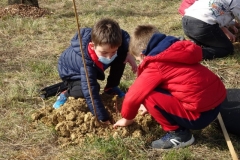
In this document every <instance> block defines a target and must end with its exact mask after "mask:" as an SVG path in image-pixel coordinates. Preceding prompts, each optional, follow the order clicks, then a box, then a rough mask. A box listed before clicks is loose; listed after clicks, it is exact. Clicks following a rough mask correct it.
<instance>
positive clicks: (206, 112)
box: [113, 25, 226, 149]
mask: <svg viewBox="0 0 240 160" xmlns="http://www.w3.org/2000/svg"><path fill="white" fill-rule="evenodd" d="M129 51H130V53H131V54H132V55H134V56H135V58H136V59H137V60H139V61H140V64H139V66H138V77H137V78H136V80H135V82H134V83H133V84H132V86H131V87H130V88H129V90H128V92H127V93H126V95H125V98H124V101H123V104H122V110H121V115H122V119H120V120H118V121H117V122H116V123H115V124H114V125H113V127H114V128H116V127H118V126H127V125H130V124H131V123H132V122H133V120H134V118H135V116H136V115H137V113H138V111H139V108H140V106H141V104H143V106H144V107H143V106H141V108H140V110H145V111H146V112H148V113H149V114H150V115H151V116H152V117H153V118H154V119H155V120H156V121H157V122H158V123H159V124H160V125H161V127H162V129H163V130H164V131H166V132H167V133H166V135H164V136H163V137H162V138H160V139H158V140H156V141H153V142H152V144H151V146H152V147H153V148H157V149H170V148H179V147H185V146H188V145H191V144H192V143H193V142H194V137H193V135H192V134H191V132H190V130H200V129H203V128H205V127H206V126H208V125H209V124H210V123H211V122H212V121H214V120H215V119H216V118H217V115H218V113H219V111H220V107H221V103H222V102H223V101H224V99H225V98H226V89H225V87H224V84H223V83H222V82H221V80H220V78H219V77H218V76H217V75H215V74H214V73H213V72H212V71H210V70H209V69H208V68H206V67H205V66H203V65H201V64H200V61H201V60H202V49H201V47H200V46H198V45H196V44H194V43H192V42H191V41H187V40H184V41H180V40H179V39H177V38H175V37H173V36H167V35H165V34H163V33H160V32H159V31H158V29H157V28H156V27H154V26H151V25H140V26H138V27H137V28H136V29H135V31H134V33H133V35H132V37H131V40H130V48H129Z"/></svg>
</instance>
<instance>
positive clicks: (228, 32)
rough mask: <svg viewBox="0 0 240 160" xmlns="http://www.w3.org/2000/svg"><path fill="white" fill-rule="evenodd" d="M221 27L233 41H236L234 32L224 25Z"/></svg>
mask: <svg viewBox="0 0 240 160" xmlns="http://www.w3.org/2000/svg"><path fill="white" fill-rule="evenodd" d="M221 29H222V31H223V32H224V33H225V35H226V36H227V37H228V39H229V40H230V41H231V42H235V40H236V37H235V35H234V34H232V33H231V32H230V31H229V30H228V29H227V28H226V27H222V28H221Z"/></svg>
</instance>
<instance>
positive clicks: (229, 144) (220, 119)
mask: <svg viewBox="0 0 240 160" xmlns="http://www.w3.org/2000/svg"><path fill="white" fill-rule="evenodd" d="M218 121H219V123H220V126H221V128H222V131H223V135H224V138H225V140H226V142H227V145H228V149H229V151H230V153H231V156H232V159H233V160H238V156H237V153H236V152H235V150H234V147H233V145H232V142H231V140H230V138H229V135H228V132H227V130H226V127H225V125H224V122H223V119H222V116H221V114H220V113H219V114H218Z"/></svg>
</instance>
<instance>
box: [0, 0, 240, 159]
mask: <svg viewBox="0 0 240 160" xmlns="http://www.w3.org/2000/svg"><path fill="white" fill-rule="evenodd" d="M76 4H77V10H78V14H79V22H80V26H81V27H91V26H92V25H93V24H94V23H95V22H96V21H97V20H99V19H100V18H102V17H111V18H114V19H116V20H117V21H118V22H119V24H120V26H121V27H122V29H124V30H127V31H128V32H131V31H132V30H133V28H134V27H135V26H136V25H138V24H153V25H156V26H157V27H158V28H159V29H160V31H162V32H163V33H166V34H170V35H173V36H179V35H183V31H182V28H181V16H180V15H179V14H178V12H177V8H178V6H179V4H180V0H168V1H159V0H148V1H138V0H132V1H127V0H118V1H114V0H101V1H100V0H97V1H95V0H79V1H77V2H76ZM39 5H40V7H41V8H46V9H48V10H49V11H51V12H52V14H51V15H49V16H47V17H42V18H37V19H32V18H27V17H25V18H21V17H18V16H15V17H11V16H8V17H5V18H2V19H0V159H4V160H5V159H34V160H35V159H39V160H40V159H56V160H57V159H69V160H70V159H71V160H72V159H218V160H219V159H231V155H230V153H229V151H228V148H227V145H226V142H225V140H224V137H223V134H222V133H221V131H220V130H216V129H215V128H214V127H213V126H212V125H210V126H209V127H207V128H206V129H204V130H202V131H195V132H194V134H195V138H196V142H195V143H194V145H193V146H190V147H187V148H184V149H178V150H171V151H156V150H151V149H149V147H148V145H149V143H150V142H149V143H148V141H147V139H148V137H145V138H144V139H135V140H134V141H133V140H132V139H131V137H129V138H126V139H117V140H116V139H111V138H109V139H108V140H105V139H99V138H97V137H96V138H92V139H86V141H85V143H84V144H83V145H81V146H68V147H65V148H61V147H59V146H58V144H57V143H56V136H57V134H56V132H55V131H54V129H53V128H51V127H50V128H49V127H47V126H45V125H44V124H41V123H37V124H36V123H32V121H31V114H32V113H34V112H35V111H36V110H37V109H39V108H40V107H42V106H44V105H52V103H53V102H54V100H55V97H53V98H50V99H48V100H45V101H43V100H41V99H40V98H39V97H38V94H37V93H38V90H39V89H40V88H42V87H44V86H47V85H51V84H54V83H57V82H59V81H60V79H59V77H58V73H57V68H56V66H57V60H58V57H59V55H60V54H61V52H62V51H63V50H64V49H65V48H66V47H67V46H68V45H69V42H70V39H71V38H72V36H73V35H74V33H75V32H76V28H77V25H76V21H75V17H74V10H73V4H72V1H70V0H59V1H56V0H39ZM0 6H1V7H4V6H7V2H2V1H1V2H0ZM235 45H236V51H235V54H234V55H233V56H230V57H227V58H223V59H218V60H214V61H203V62H202V63H203V64H204V65H206V66H207V67H209V68H210V69H211V70H213V71H214V72H215V73H216V74H218V75H219V76H220V77H221V78H222V80H223V82H224V84H225V85H226V87H227V88H239V77H240V74H239V72H240V69H239V61H240V59H239V58H240V57H239V53H240V50H239V46H238V45H239V44H235ZM130 72H131V71H130V69H129V66H127V69H126V71H125V72H124V76H123V79H122V85H130V84H131V83H132V82H133V79H134V76H133V75H132V74H131V73H130ZM230 138H231V140H232V143H233V145H234V146H235V150H236V151H237V152H238V155H240V143H239V140H240V139H239V138H238V137H235V136H233V135H230Z"/></svg>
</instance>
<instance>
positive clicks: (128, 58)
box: [124, 53, 137, 73]
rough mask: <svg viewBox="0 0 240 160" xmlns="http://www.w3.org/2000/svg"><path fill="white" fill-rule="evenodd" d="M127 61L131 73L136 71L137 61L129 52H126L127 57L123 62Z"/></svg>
mask: <svg viewBox="0 0 240 160" xmlns="http://www.w3.org/2000/svg"><path fill="white" fill-rule="evenodd" d="M127 62H128V63H129V64H130V66H131V67H132V71H133V73H136V72H137V63H136V61H135V58H134V57H133V56H132V55H130V54H129V53H128V54H127V57H126V59H125V61H124V63H127Z"/></svg>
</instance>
